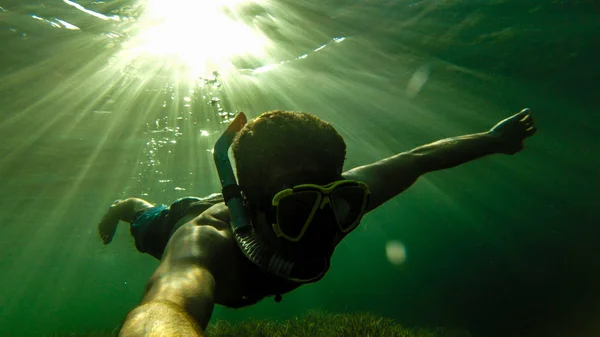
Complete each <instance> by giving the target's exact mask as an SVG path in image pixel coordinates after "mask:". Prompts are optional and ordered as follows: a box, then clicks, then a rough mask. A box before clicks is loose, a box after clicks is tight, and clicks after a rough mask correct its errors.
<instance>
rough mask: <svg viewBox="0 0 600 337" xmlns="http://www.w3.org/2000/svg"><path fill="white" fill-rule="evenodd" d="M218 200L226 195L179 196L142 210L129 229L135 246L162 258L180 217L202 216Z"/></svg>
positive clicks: (139, 249)
mask: <svg viewBox="0 0 600 337" xmlns="http://www.w3.org/2000/svg"><path fill="white" fill-rule="evenodd" d="M219 202H223V195H221V194H220V193H214V194H211V195H209V196H208V197H205V198H196V197H185V198H181V199H177V200H176V201H175V202H174V203H172V204H171V206H168V207H167V206H166V205H158V206H154V207H152V208H149V209H146V210H144V211H141V212H139V213H138V214H136V217H135V220H134V221H133V223H132V224H131V226H130V228H129V230H130V232H131V235H132V236H133V237H134V239H135V248H137V250H138V251H140V252H142V253H148V254H150V255H152V256H154V257H155V258H157V259H159V260H160V259H161V258H162V255H163V252H164V250H165V247H166V246H167V242H169V239H170V238H171V235H173V233H174V232H175V230H177V228H178V227H177V228H176V225H177V222H179V220H181V218H183V217H184V216H186V215H188V214H190V215H192V214H193V215H194V216H197V215H200V214H201V213H202V212H204V211H205V210H207V209H208V208H210V207H211V206H213V205H215V204H217V203H219ZM180 225H182V224H180Z"/></svg>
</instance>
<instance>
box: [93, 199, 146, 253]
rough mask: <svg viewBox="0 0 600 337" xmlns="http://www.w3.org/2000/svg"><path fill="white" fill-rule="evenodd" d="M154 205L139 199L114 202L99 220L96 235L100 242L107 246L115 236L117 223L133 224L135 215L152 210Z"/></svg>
mask: <svg viewBox="0 0 600 337" xmlns="http://www.w3.org/2000/svg"><path fill="white" fill-rule="evenodd" d="M152 207H154V205H152V204H151V203H149V202H147V201H146V200H143V199H139V198H127V199H125V200H116V201H115V202H114V203H113V204H112V205H111V206H110V207H109V208H108V211H106V213H105V214H104V216H103V217H102V220H100V223H99V224H98V234H99V235H100V239H102V242H103V243H104V244H105V245H107V244H109V243H110V242H111V241H112V239H113V237H114V236H115V230H116V229H117V224H119V221H125V222H129V223H131V222H133V221H134V219H135V215H136V214H137V213H138V212H140V211H143V210H145V209H148V208H152Z"/></svg>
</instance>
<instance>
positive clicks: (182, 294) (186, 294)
mask: <svg viewBox="0 0 600 337" xmlns="http://www.w3.org/2000/svg"><path fill="white" fill-rule="evenodd" d="M224 241H225V239H224V237H223V236H222V234H221V233H220V232H219V231H218V230H216V229H215V228H214V227H209V226H197V225H195V224H193V223H187V224H186V225H184V226H183V227H181V228H180V229H178V230H177V231H176V232H175V234H174V235H173V237H172V238H171V240H170V241H169V245H168V246H167V250H166V252H165V256H164V257H163V259H162V261H161V264H160V266H159V267H158V269H157V270H156V272H155V273H154V275H153V276H152V278H151V279H150V282H149V283H148V286H147V287H146V293H145V295H144V298H143V299H142V302H141V304H140V305H139V306H138V307H137V308H135V309H134V310H132V311H131V312H130V313H129V315H127V318H126V319H125V323H124V324H123V327H122V329H121V332H120V333H119V336H120V337H134V336H135V337H141V336H186V337H187V336H190V337H193V336H203V330H204V329H205V328H206V326H207V325H208V321H209V319H210V317H211V315H212V310H213V306H214V298H215V289H216V282H215V277H213V271H214V268H215V267H214V266H215V263H216V262H217V261H216V258H217V256H218V255H219V252H221V251H222V247H223V242H224Z"/></svg>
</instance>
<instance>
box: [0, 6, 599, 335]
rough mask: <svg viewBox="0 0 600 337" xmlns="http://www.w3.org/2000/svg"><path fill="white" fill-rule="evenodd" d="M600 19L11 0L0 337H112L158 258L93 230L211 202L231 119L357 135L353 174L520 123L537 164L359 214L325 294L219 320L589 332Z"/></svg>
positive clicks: (497, 170)
mask: <svg viewBox="0 0 600 337" xmlns="http://www.w3.org/2000/svg"><path fill="white" fill-rule="evenodd" d="M223 6H224V7H223ZM599 13H600V8H599V6H598V5H597V4H596V3H595V2H593V1H566V0H565V1H522V0H521V1H517V0H497V1H475V0H471V1H466V0H447V1H432V0H428V1H421V2H418V1H400V0H397V1H393V0H388V1H383V0H380V1H350V0H337V1H335V2H324V1H316V0H315V1H291V0H286V1H275V0H270V1H259V2H248V1H246V2H242V1H230V2H224V1H214V2H204V1H196V2H192V1H182V0H180V1H158V0H153V1H148V2H140V3H135V2H131V1H123V0H113V1H104V2H92V1H79V2H71V1H58V0H52V1H51V0H48V1H16V0H12V1H6V0H0V113H1V119H0V137H1V138H0V139H1V140H2V141H1V142H0V176H1V177H2V178H3V179H2V183H0V198H1V202H0V336H42V335H51V334H55V333H67V332H86V331H110V330H112V329H113V328H114V327H116V326H117V325H118V324H119V323H120V321H121V320H122V319H123V318H124V316H125V315H126V313H127V312H128V311H129V310H130V309H131V308H133V307H134V306H135V305H136V303H137V302H138V301H139V299H140V296H141V294H142V291H143V288H144V286H145V283H146V281H147V279H148V277H149V275H150V274H151V273H152V272H153V270H154V268H155V267H156V266H157V262H156V261H155V260H153V259H152V258H151V257H149V256H146V255H142V254H140V253H138V252H137V251H136V250H135V247H134V246H133V239H132V238H131V237H130V236H129V233H128V229H127V228H126V226H120V227H119V228H118V231H117V234H116V237H115V240H114V241H113V242H112V243H111V244H110V245H108V246H106V247H105V246H103V245H102V244H101V242H100V239H99V238H98V236H97V232H96V225H97V222H98V221H99V219H100V218H101V216H102V215H103V213H104V212H105V210H106V209H107V207H108V206H109V205H110V204H111V202H112V201H113V200H115V199H117V198H123V197H126V196H137V197H143V198H145V199H147V200H149V201H152V202H155V203H170V202H172V201H173V200H175V199H176V198H179V197H183V196H187V195H197V196H204V195H207V194H210V193H213V192H217V191H218V190H219V185H218V178H217V175H216V172H215V170H214V167H213V163H212V162H211V158H212V155H211V153H210V149H211V148H212V146H213V144H214V142H215V140H216V138H217V137H218V135H219V134H220V132H222V130H224V127H225V125H226V124H225V122H226V121H227V119H226V118H224V117H222V116H221V115H219V111H218V109H219V108H221V109H223V112H238V111H244V112H246V114H247V115H248V116H249V117H255V116H257V115H258V114H260V113H261V112H263V111H267V110H270V109H286V110H300V111H309V112H313V113H315V114H317V115H318V116H319V117H321V118H323V119H325V120H327V121H330V122H331V123H332V124H333V125H334V126H335V127H336V128H337V129H338V131H339V132H340V133H341V134H342V135H343V136H344V137H345V139H346V142H347V145H348V155H347V162H346V166H345V168H346V169H350V168H352V167H355V166H358V165H363V164H367V163H371V162H373V161H375V160H378V159H381V158H384V157H387V156H390V155H393V154H396V153H399V152H402V151H406V150H409V149H411V148H413V147H415V146H418V145H422V144H425V143H428V142H432V141H435V140H438V139H441V138H445V137H450V136H457V135H461V134H467V133H475V132H481V131H485V130H487V129H488V128H489V127H491V126H492V125H493V124H494V123H496V122H497V121H499V120H500V119H502V118H505V117H507V116H509V115H510V114H512V113H514V112H517V111H518V110H520V109H521V108H523V107H530V108H531V109H532V111H533V114H534V117H535V118H536V121H537V124H538V128H539V132H538V134H537V135H535V136H534V137H533V138H532V139H530V140H528V141H527V143H526V149H525V151H523V152H522V153H519V154H517V155H515V156H500V155H498V156H492V157H487V158H484V159H481V160H479V161H476V162H472V163H469V164H466V165H463V166H461V167H458V168H455V169H452V170H448V171H444V172H436V173H432V174H428V175H426V176H424V177H422V178H421V179H420V180H419V181H418V182H417V183H416V184H415V185H414V186H413V187H411V188H410V189H409V190H408V191H406V192H405V193H403V194H402V195H400V196H398V197H396V198H395V199H393V200H392V201H390V202H389V203H387V204H385V205H384V206H382V207H380V208H378V209H377V210H376V211H374V212H373V213H371V214H369V215H367V216H366V217H365V219H364V220H363V223H362V225H361V227H359V228H358V229H357V230H356V231H355V232H353V233H352V234H351V235H350V236H349V237H348V238H347V239H346V240H345V241H344V242H343V243H342V244H341V245H340V246H339V248H338V249H337V250H336V254H335V255H334V260H333V265H332V268H331V270H330V272H329V274H328V275H327V276H326V277H325V278H324V279H323V280H322V281H320V282H319V283H317V284H312V285H307V286H304V287H302V288H300V289H298V290H297V291H294V292H292V293H290V294H287V295H284V297H283V301H282V302H281V303H275V302H273V301H272V300H271V299H266V300H264V301H263V302H261V303H259V304H258V305H256V306H254V307H251V308H245V309H240V310H230V309H225V308H222V307H216V308H215V311H214V314H213V319H224V320H230V321H242V320H249V319H287V318H291V317H293V316H296V315H301V314H302V313H304V312H305V311H306V310H308V309H315V308H316V309H322V310H328V311H334V312H357V311H369V312H372V313H375V314H380V315H385V316H387V317H391V318H393V319H395V320H396V321H398V322H400V323H401V324H404V325H407V326H446V327H462V328H466V329H468V330H469V331H471V332H472V333H473V334H474V335H476V336H493V335H497V336H522V335H525V336H534V335H535V336H537V335H539V336H552V335H556V336H595V335H597V333H598V332H600V325H599V324H598V317H600V304H599V303H600V301H599V300H600V282H599V281H600V262H599V261H600V248H598V247H600V246H599V245H598V243H597V241H598V237H599V235H600V229H599V228H598V226H597V225H598V221H597V220H593V219H596V218H597V216H596V214H595V211H596V210H597V209H598V207H599V206H600V205H599V204H600V203H599V201H600V198H599V197H598V195H597V190H598V188H599V187H600V184H599V182H600V181H599V174H598V170H597V167H598V164H600V156H599V155H598V154H599V153H600V146H599V144H600V142H599V141H598V135H597V130H596V128H597V125H598V123H599V122H600V117H599V115H598V111H597V108H598V104H597V97H598V92H599V90H598V89H599V85H598V80H599V79H600V69H599V68H600V66H599V64H600V63H599V62H598V56H597V50H600V40H599V39H598V36H600V20H599V19H598V17H599V16H598V14H599ZM214 71H217V72H218V73H217V76H216V78H213V76H214V75H213V72H214ZM213 98H217V99H218V100H216V99H214V100H213ZM211 100H212V102H211ZM225 117H227V116H225ZM391 243H393V244H401V245H402V246H403V247H404V248H405V253H406V256H405V259H404V260H403V261H400V262H401V263H399V264H398V263H392V261H391V260H390V259H389V258H388V256H387V255H386V246H388V247H389V245H390V244H391Z"/></svg>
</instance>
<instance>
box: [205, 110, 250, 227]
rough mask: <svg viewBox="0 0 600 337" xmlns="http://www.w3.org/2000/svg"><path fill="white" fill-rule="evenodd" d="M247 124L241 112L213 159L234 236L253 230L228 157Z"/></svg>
mask: <svg viewBox="0 0 600 337" xmlns="http://www.w3.org/2000/svg"><path fill="white" fill-rule="evenodd" d="M247 122H248V120H247V119H246V115H245V114H244V113H243V112H240V113H239V114H238V115H237V116H236V117H235V119H234V120H233V122H231V124H229V126H228V127H227V130H225V132H223V134H222V135H221V137H219V140H217V143H216V144H215V148H214V151H213V159H214V161H215V165H217V172H218V173H219V179H220V180H221V186H222V187H223V199H225V204H227V207H229V210H230V211H231V229H232V230H233V233H234V234H236V233H237V232H238V231H240V230H243V229H250V228H252V225H251V224H250V221H249V220H248V213H247V212H246V208H245V207H244V201H243V200H242V194H241V192H242V190H241V188H240V186H239V185H238V184H237V181H236V179H235V175H234V174H233V168H232V167H231V162H230V161H229V155H228V152H229V147H231V143H233V139H234V138H235V135H236V134H237V133H238V132H239V131H240V130H241V129H242V128H243V127H244V125H246V123H247Z"/></svg>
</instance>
